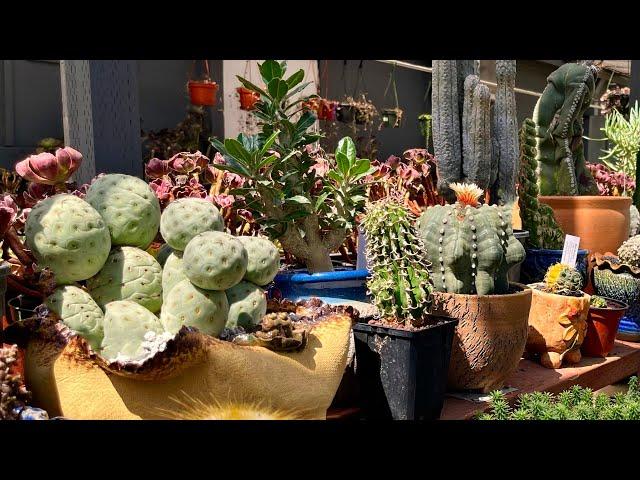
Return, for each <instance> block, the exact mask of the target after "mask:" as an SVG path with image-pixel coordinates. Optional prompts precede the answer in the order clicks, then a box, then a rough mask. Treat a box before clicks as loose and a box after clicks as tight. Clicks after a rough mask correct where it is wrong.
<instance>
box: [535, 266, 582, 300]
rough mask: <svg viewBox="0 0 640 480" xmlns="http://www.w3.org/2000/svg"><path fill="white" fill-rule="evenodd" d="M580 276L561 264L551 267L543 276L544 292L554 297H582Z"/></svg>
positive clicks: (572, 269)
mask: <svg viewBox="0 0 640 480" xmlns="http://www.w3.org/2000/svg"><path fill="white" fill-rule="evenodd" d="M582 283H583V282H582V274H581V273H580V272H579V271H578V270H576V269H575V268H573V267H571V266H569V265H565V264H563V263H556V264H554V265H551V266H550V267H549V269H548V270H547V273H546V274H545V276H544V290H545V291H546V292H548V293H555V294H556V295H568V296H576V295H582V293H581V292H580V289H581V288H582Z"/></svg>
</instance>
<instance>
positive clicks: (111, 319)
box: [26, 174, 280, 362]
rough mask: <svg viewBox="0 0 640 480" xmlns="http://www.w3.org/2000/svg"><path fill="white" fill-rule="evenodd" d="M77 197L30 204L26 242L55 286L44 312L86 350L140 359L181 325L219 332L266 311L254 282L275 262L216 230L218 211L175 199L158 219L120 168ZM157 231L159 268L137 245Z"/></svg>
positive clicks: (149, 196) (142, 189)
mask: <svg viewBox="0 0 640 480" xmlns="http://www.w3.org/2000/svg"><path fill="white" fill-rule="evenodd" d="M86 198H87V201H85V200H82V199H80V198H78V197H75V196H72V195H66V194H60V195H56V196H54V197H50V198H48V199H46V200H43V201H42V202H40V203H39V204H38V205H36V206H35V207H34V208H33V210H32V212H31V214H30V215H29V217H28V220H27V226H26V240H27V244H28V245H29V246H30V248H31V249H32V250H33V252H34V256H35V257H36V259H37V261H38V266H39V267H40V268H44V267H47V268H48V269H50V270H51V271H52V272H53V275H54V278H55V281H56V283H57V288H56V289H55V290H54V291H53V292H52V293H51V294H50V295H49V296H48V297H47V298H46V300H45V303H46V305H47V307H48V309H49V311H51V312H52V313H53V314H55V315H56V316H57V317H58V318H59V319H60V320H61V321H62V322H63V323H65V324H66V325H67V326H68V327H69V328H70V329H72V330H73V331H75V332H76V333H78V334H79V335H81V336H82V337H84V338H85V339H86V340H87V343H88V344H89V346H90V348H91V349H92V350H93V351H94V352H96V353H99V354H100V355H102V356H103V357H104V358H105V359H107V360H108V361H112V362H113V361H133V362H141V361H144V359H145V358H147V357H148V356H150V355H152V354H154V353H155V352H157V351H159V350H162V349H163V348H164V347H163V345H165V344H166V342H167V341H168V340H169V339H171V338H172V337H173V336H174V335H175V334H176V333H177V332H178V331H179V330H180V328H181V327H182V326H190V327H195V328H197V329H199V330H200V331H201V332H203V333H205V334H208V335H212V336H219V335H220V334H221V332H222V330H223V329H224V328H225V325H229V326H230V327H236V326H242V327H246V328H253V327H255V326H256V325H257V324H259V323H260V320H261V318H262V316H263V315H264V314H265V313H266V308H267V301H266V295H265V292H264V290H262V288H260V287H262V286H265V285H266V284H268V283H270V282H271V281H272V280H273V278H274V277H275V275H276V273H277V271H278V269H279V266H280V257H279V254H278V250H277V248H276V247H275V245H273V244H272V243H271V242H269V241H268V240H265V239H262V238H256V237H251V238H243V239H242V240H239V239H238V238H236V237H233V236H231V235H228V234H226V233H223V232H221V231H220V230H222V225H223V224H222V218H221V216H220V213H219V212H218V210H217V209H216V208H215V207H214V206H213V205H212V204H210V203H209V202H207V201H205V200H202V199H199V198H183V199H180V200H178V201H176V202H175V204H170V205H169V206H168V207H167V208H166V209H165V211H164V213H163V214H162V216H161V215H160V209H159V203H158V200H157V198H156V197H155V195H154V194H153V191H152V190H151V189H150V188H149V186H148V185H147V184H146V183H145V182H143V181H141V180H140V179H137V178H135V177H130V176H127V175H121V174H111V175H104V176H101V177H99V178H98V179H97V180H96V181H94V182H93V184H92V185H91V187H90V188H89V191H88V193H87V196H86ZM159 228H161V230H162V231H161V233H162V235H163V236H164V237H165V240H167V242H168V243H169V247H168V248H165V250H164V253H163V256H164V260H163V264H164V269H163V267H162V266H161V264H160V263H159V262H158V261H157V260H156V259H155V258H154V257H153V256H152V255H150V254H149V253H147V252H146V251H145V250H143V248H147V247H148V246H149V245H150V243H151V241H152V240H153V239H154V238H155V237H156V235H157V233H158V229H159ZM112 247H113V248H112ZM79 282H82V283H79ZM156 314H159V316H156Z"/></svg>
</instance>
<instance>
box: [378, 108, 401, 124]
mask: <svg viewBox="0 0 640 480" xmlns="http://www.w3.org/2000/svg"><path fill="white" fill-rule="evenodd" d="M380 116H381V117H382V126H383V127H385V128H400V126H401V125H402V110H401V109H399V108H384V109H382V112H381V115H380Z"/></svg>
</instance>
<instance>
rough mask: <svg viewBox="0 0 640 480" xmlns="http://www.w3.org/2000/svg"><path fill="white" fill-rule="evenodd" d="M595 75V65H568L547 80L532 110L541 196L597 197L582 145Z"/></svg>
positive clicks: (561, 67) (596, 188)
mask: <svg viewBox="0 0 640 480" xmlns="http://www.w3.org/2000/svg"><path fill="white" fill-rule="evenodd" d="M596 72H597V69H596V68H595V67H594V66H593V65H587V64H578V63H566V64H564V65H562V66H560V67H559V68H558V69H557V70H556V71H554V72H553V73H551V75H549V76H548V77H547V86H546V87H545V89H544V91H543V92H542V96H541V97H540V99H539V100H538V103H537V104H536V107H535V109H534V111H533V121H534V122H535V124H536V147H537V150H538V154H537V156H536V160H537V161H538V186H539V188H540V195H598V187H597V185H596V183H595V181H594V179H593V177H592V176H591V173H590V172H589V169H588V168H587V166H586V162H585V158H584V147H583V143H582V135H583V126H582V124H583V122H582V118H583V116H584V112H585V111H586V110H587V108H589V105H590V104H591V99H592V97H593V92H594V90H595V79H596V76H597V75H596Z"/></svg>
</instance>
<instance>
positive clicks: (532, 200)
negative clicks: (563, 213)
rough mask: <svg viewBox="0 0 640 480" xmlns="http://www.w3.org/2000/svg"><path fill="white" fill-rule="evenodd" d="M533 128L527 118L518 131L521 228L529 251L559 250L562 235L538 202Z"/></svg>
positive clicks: (545, 206)
mask: <svg viewBox="0 0 640 480" xmlns="http://www.w3.org/2000/svg"><path fill="white" fill-rule="evenodd" d="M535 132H536V125H535V123H534V122H533V120H531V119H530V118H527V119H525V120H524V122H522V127H521V128H520V175H519V178H518V204H519V206H520V216H521V218H522V228H523V229H524V230H527V231H528V232H529V237H528V238H527V243H528V244H529V245H530V246H531V247H533V248H549V249H560V248H562V246H563V244H564V232H563V231H562V229H561V228H560V226H559V225H558V223H557V222H556V219H555V217H554V216H553V209H552V208H551V207H550V206H549V205H546V204H544V203H540V202H539V201H538V193H539V191H538V184H537V178H538V177H537V175H536V168H537V165H538V161H537V160H536V158H535V157H536V152H537V150H536V139H535Z"/></svg>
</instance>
